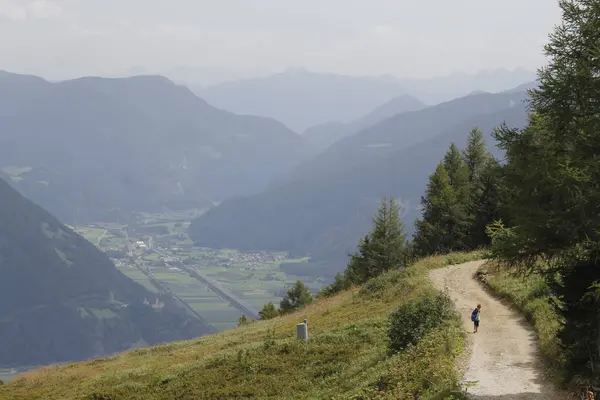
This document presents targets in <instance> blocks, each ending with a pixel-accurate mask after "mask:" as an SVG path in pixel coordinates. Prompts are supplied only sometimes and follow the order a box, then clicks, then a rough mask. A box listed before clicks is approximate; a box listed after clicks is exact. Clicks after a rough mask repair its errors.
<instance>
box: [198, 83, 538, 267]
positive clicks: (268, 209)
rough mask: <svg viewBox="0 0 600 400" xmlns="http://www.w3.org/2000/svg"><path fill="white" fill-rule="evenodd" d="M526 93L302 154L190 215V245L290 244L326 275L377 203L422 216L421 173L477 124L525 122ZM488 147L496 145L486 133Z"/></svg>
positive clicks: (419, 117) (479, 100)
mask: <svg viewBox="0 0 600 400" xmlns="http://www.w3.org/2000/svg"><path fill="white" fill-rule="evenodd" d="M525 98H526V93H525V92H523V91H516V92H514V91H509V92H506V93H498V94H490V93H482V94H472V95H469V96H465V97H462V98H458V99H455V100H452V101H449V102H445V103H442V104H439V105H436V106H432V107H428V108H425V109H422V110H419V111H413V112H405V113H401V114H398V115H395V116H393V117H391V118H388V119H386V120H384V121H382V122H379V123H377V124H375V125H374V126H371V127H369V128H367V129H364V130H362V131H360V132H359V133H357V134H355V135H351V136H348V137H346V138H344V139H342V140H340V141H338V142H336V143H334V144H333V145H332V146H330V147H329V148H328V149H327V150H326V151H324V152H322V153H320V154H318V155H316V156H315V157H313V158H312V159H310V160H308V161H307V162H305V163H304V164H302V165H301V166H299V167H298V168H296V169H294V170H293V171H292V172H290V173H289V174H287V175H286V176H285V177H284V178H282V179H280V180H278V181H277V182H276V183H274V184H273V185H271V187H270V188H269V189H267V190H266V191H264V192H263V193H260V194H257V195H253V196H250V197H238V198H233V199H230V200H227V201H225V202H223V203H222V204H221V205H219V206H218V207H215V208H213V209H211V210H209V211H208V212H207V213H205V214H204V215H203V216H201V217H199V218H198V219H196V220H195V221H194V222H193V223H192V225H191V226H190V230H189V233H190V236H191V237H192V238H193V239H194V241H195V242H196V244H198V245H200V246H209V247H217V248H219V247H226V248H239V249H243V250H266V249H269V250H287V251H290V252H292V253H293V254H295V255H302V256H304V255H307V254H308V255H311V256H312V257H313V258H314V259H315V260H327V261H328V263H327V265H328V267H329V270H328V271H327V270H326V268H321V269H320V270H319V273H320V274H323V273H325V272H329V273H333V272H335V271H337V270H340V269H341V268H343V266H344V264H345V262H346V260H347V254H348V253H349V252H351V251H353V250H354V249H355V247H356V244H357V242H358V240H359V238H360V237H361V236H362V235H364V234H365V233H366V231H367V230H368V229H369V226H370V223H371V217H372V215H373V212H374V211H375V209H376V206H377V202H378V200H379V199H380V198H381V197H382V196H385V195H391V196H395V197H397V198H399V199H400V200H401V202H402V204H403V206H404V211H405V215H404V217H405V220H406V222H407V228H408V229H409V230H412V221H413V220H414V218H415V217H416V216H418V213H419V199H420V196H421V195H422V194H423V192H424V190H425V186H426V183H427V177H428V176H429V175H430V174H431V173H433V171H434V169H435V166H436V164H437V163H438V162H439V160H440V159H441V157H442V156H443V154H444V153H445V152H446V150H447V148H448V146H449V145H450V143H451V142H455V143H456V144H457V145H459V146H463V145H464V144H465V142H466V138H467V134H468V133H469V131H470V130H471V129H472V128H473V127H479V128H480V129H481V130H482V131H484V132H485V133H486V134H488V135H489V134H490V133H491V131H492V130H493V128H494V127H496V126H498V125H500V124H501V123H502V122H506V123H507V124H508V125H510V126H523V125H524V124H525V122H526V115H527V113H526V109H525V103H524V102H523V101H524V100H525ZM488 145H489V146H490V147H493V142H492V140H491V138H490V137H489V136H488Z"/></svg>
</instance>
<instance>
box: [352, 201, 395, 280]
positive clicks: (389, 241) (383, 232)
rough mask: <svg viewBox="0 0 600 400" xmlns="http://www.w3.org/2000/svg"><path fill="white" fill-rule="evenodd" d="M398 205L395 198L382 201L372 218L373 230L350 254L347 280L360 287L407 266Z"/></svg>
mask: <svg viewBox="0 0 600 400" xmlns="http://www.w3.org/2000/svg"><path fill="white" fill-rule="evenodd" d="M406 239H407V236H406V233H405V231H404V223H403V222H402V218H401V216H400V206H399V204H398V201H397V200H395V199H394V198H384V199H383V200H381V202H380V203H379V209H378V210H377V214H376V215H375V217H374V218H373V229H372V230H371V232H369V234H368V235H367V236H365V237H364V238H363V239H362V240H361V241H360V243H359V246H358V251H357V252H356V253H354V254H352V255H351V259H350V263H349V264H348V268H347V270H346V277H347V278H348V280H349V281H350V282H351V283H354V284H359V283H363V282H366V281H367V280H368V279H370V278H372V277H375V276H377V275H380V274H382V273H384V272H386V271H389V270H391V269H395V268H401V267H404V266H406V262H407V251H406V250H407V249H406Z"/></svg>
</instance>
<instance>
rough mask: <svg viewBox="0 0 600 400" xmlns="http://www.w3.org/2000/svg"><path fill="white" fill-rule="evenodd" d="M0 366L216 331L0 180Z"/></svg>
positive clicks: (86, 354) (88, 354) (96, 353)
mask: <svg viewBox="0 0 600 400" xmlns="http://www.w3.org/2000/svg"><path fill="white" fill-rule="evenodd" d="M0 203H1V204H2V207H0V332H1V336H2V340H0V367H6V366H24V365H25V366H29V365H38V364H45V363H52V362H60V361H73V360H81V359H86V358H89V357H94V356H99V355H103V354H108V353H113V352H118V351H123V350H126V349H128V348H130V347H132V346H134V345H148V344H156V343H161V342H165V341H172V340H181V339H186V338H193V337H197V336H200V335H203V334H207V333H211V332H213V331H214V330H213V329H212V327H211V326H209V325H206V324H205V323H203V322H201V321H199V320H197V319H195V318H193V317H191V316H189V315H188V314H187V313H186V311H185V310H184V309H182V308H179V307H178V306H177V305H175V304H174V303H173V302H172V301H171V300H170V299H168V298H163V297H161V298H160V299H159V300H160V302H163V303H164V307H163V308H160V309H154V308H152V306H150V305H144V300H146V299H147V300H148V302H150V303H155V301H156V299H157V296H156V295H154V294H152V293H150V292H148V291H147V290H146V289H144V288H143V287H142V286H140V285H138V284H137V283H134V282H133V281H132V280H130V279H129V278H127V277H126V276H125V275H123V274H122V273H121V272H119V271H118V270H117V269H116V268H115V266H114V265H113V264H112V263H111V261H110V260H109V259H108V257H106V256H105V255H104V254H103V253H101V252H100V251H99V250H98V249H96V247H94V246H93V245H92V244H91V243H89V242H88V241H86V240H85V239H83V238H82V237H81V236H79V235H77V234H76V233H75V232H73V231H72V230H71V229H69V228H68V227H66V226H65V225H62V224H61V223H60V222H59V221H58V220H57V219H56V218H54V217H53V216H51V215H50V214H49V213H48V212H46V211H45V210H43V209H42V208H40V207H38V206H37V205H35V204H33V203H32V202H31V201H29V200H27V199H26V198H24V197H23V196H21V195H20V194H19V193H17V192H16V191H15V190H14V189H12V188H11V187H10V186H9V185H8V184H7V183H6V182H4V181H3V180H0Z"/></svg>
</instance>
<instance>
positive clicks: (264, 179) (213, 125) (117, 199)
mask: <svg viewBox="0 0 600 400" xmlns="http://www.w3.org/2000/svg"><path fill="white" fill-rule="evenodd" d="M23 79H24V78H23V77H22V76H19V75H16V77H15V75H12V74H5V75H4V78H2V79H0V104H2V103H3V102H10V99H9V98H8V97H7V96H8V95H7V94H6V93H7V92H6V91H3V90H2V88H4V87H8V85H9V83H11V84H12V85H13V86H14V87H15V88H17V89H18V88H19V87H21V88H22V87H23V86H22V85H21V84H20V82H21V81H23ZM27 79H29V78H27ZM7 82H8V83H7ZM15 82H16V83H15ZM35 83H36V84H34V90H31V91H30V92H28V91H26V90H23V91H21V94H22V95H21V99H20V101H19V102H17V103H15V104H16V105H15V106H14V107H13V110H11V112H10V113H6V115H1V114H0V124H1V125H2V126H3V135H2V137H0V159H2V160H3V164H2V165H0V169H5V170H6V169H7V168H9V169H11V170H16V169H18V170H20V171H27V172H22V173H21V174H20V175H18V176H9V177H10V178H11V184H12V186H13V187H16V188H17V189H18V190H19V191H21V192H22V193H23V194H25V195H26V196H27V197H29V198H31V199H33V200H34V201H36V202H38V203H40V204H41V205H42V206H44V207H45V208H47V209H49V210H50V211H51V212H52V213H53V214H55V215H57V216H58V217H59V218H60V219H61V220H63V221H65V222H72V221H74V220H78V221H79V222H85V221H93V220H102V219H104V220H114V219H115V218H127V215H129V213H130V211H131V210H135V209H137V210H140V209H141V210H151V211H155V210H161V209H163V208H164V207H165V206H167V207H169V208H173V209H177V208H181V207H184V208H196V207H198V208H201V207H205V206H210V205H212V204H213V203H215V202H219V201H221V200H223V199H224V198H226V197H229V196H231V195H236V194H249V193H253V192H256V191H260V189H261V188H262V187H265V186H266V185H267V183H268V182H269V181H270V180H271V179H272V178H273V177H274V176H276V175H277V174H280V173H284V172H285V171H287V170H289V169H290V168H293V167H294V166H296V165H298V164H299V163H301V162H302V161H303V160H305V159H307V158H308V157H310V156H311V155H312V154H314V152H315V150H314V149H313V148H312V147H311V146H310V145H309V144H308V143H306V141H305V140H304V139H303V138H301V137H300V136H299V135H298V134H296V133H294V132H292V131H291V130H289V129H287V128H286V127H285V126H284V125H283V124H281V123H280V122H278V121H275V120H272V119H268V118H262V117H254V116H239V115H235V114H232V113H229V112H226V111H222V110H219V109H217V108H215V107H213V106H211V105H210V104H208V103H207V102H206V101H205V100H203V99H200V98H198V97H197V96H196V95H194V94H193V93H192V92H191V91H190V90H189V89H188V88H187V87H184V86H180V85H176V84H174V83H173V82H171V81H170V80H168V79H166V78H164V77H160V76H145V77H133V78H115V79H109V78H96V77H84V78H79V79H76V80H71V81H63V82H58V83H49V82H47V81H44V80H41V79H38V80H35ZM42 87H43V88H42ZM40 88H42V89H40ZM5 96H6V97H5ZM25 142H27V143H36V146H25ZM257 160H259V162H257ZM15 167H16V168H15ZM4 172H6V171H4ZM9 175H10V174H9ZM91 176H93V177H94V180H93V181H91V180H90V179H89V178H90V177H91ZM76 210H79V212H78V213H77V215H76ZM110 210H115V211H110Z"/></svg>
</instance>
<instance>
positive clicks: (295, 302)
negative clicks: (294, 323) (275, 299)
mask: <svg viewBox="0 0 600 400" xmlns="http://www.w3.org/2000/svg"><path fill="white" fill-rule="evenodd" d="M312 302H313V297H312V294H311V293H310V291H309V290H308V288H307V287H306V285H304V283H303V282H302V281H297V282H296V284H295V285H294V286H292V287H291V288H290V289H289V290H288V292H287V295H286V296H285V297H284V298H283V300H281V303H280V304H279V309H280V312H281V314H289V313H292V312H294V311H296V310H298V309H300V308H302V307H305V306H307V305H309V304H310V303H312Z"/></svg>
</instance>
